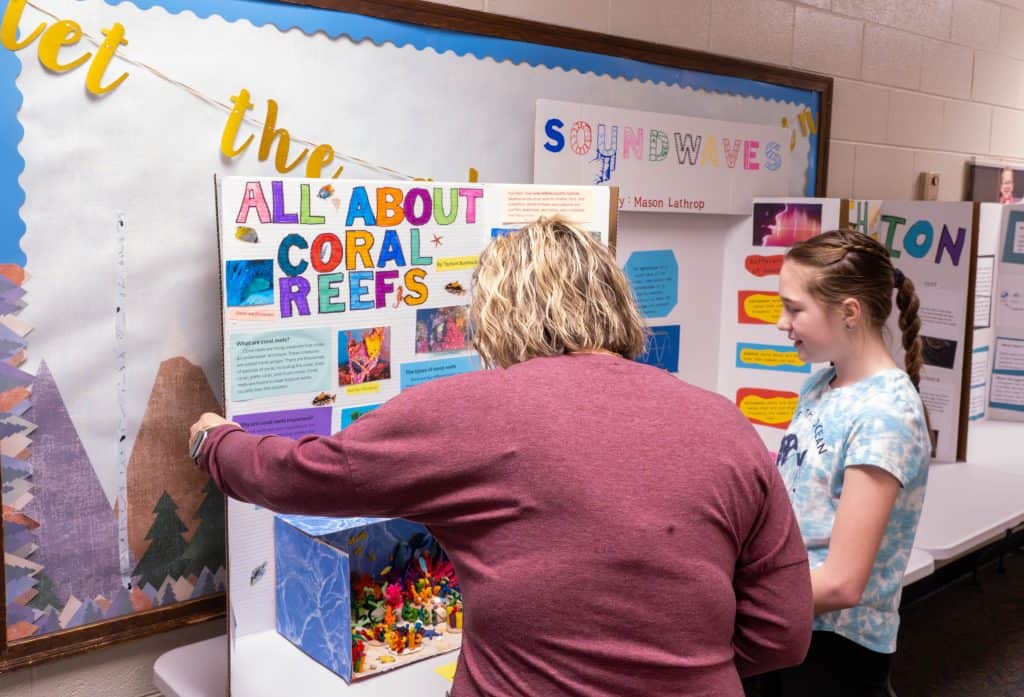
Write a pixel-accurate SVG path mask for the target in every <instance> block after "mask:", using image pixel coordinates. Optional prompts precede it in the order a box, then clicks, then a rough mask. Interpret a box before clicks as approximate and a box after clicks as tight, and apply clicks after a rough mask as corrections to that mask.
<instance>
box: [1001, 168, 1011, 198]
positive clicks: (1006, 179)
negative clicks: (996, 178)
mask: <svg viewBox="0 0 1024 697" xmlns="http://www.w3.org/2000/svg"><path fill="white" fill-rule="evenodd" d="M999 190H1000V191H1002V192H1003V195H1004V196H1009V195H1010V194H1012V193H1013V172H1003V174H1002V179H1001V181H1000V183H999Z"/></svg>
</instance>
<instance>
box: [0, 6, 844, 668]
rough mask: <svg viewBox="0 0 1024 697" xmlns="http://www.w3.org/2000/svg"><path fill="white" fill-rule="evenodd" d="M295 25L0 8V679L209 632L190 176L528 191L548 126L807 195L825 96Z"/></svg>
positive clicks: (402, 23)
mask: <svg viewBox="0 0 1024 697" xmlns="http://www.w3.org/2000/svg"><path fill="white" fill-rule="evenodd" d="M313 4H315V5H316V6H315V7H314V6H309V5H292V4H280V3H274V2H259V1H255V0H218V1H217V2H212V1H209V0H157V1H150V0H136V1H134V2H123V3H119V4H118V3H113V2H110V3H108V2H104V0H81V1H76V0H8V1H7V2H6V4H5V6H4V9H3V12H4V24H3V29H2V31H0V35H2V44H3V45H2V47H0V231H2V232H0V351H2V354H3V355H2V356H0V360H2V361H3V363H2V364H0V376H2V386H0V424H2V435H0V437H2V441H0V442H2V455H3V462H2V467H3V503H4V508H3V517H4V539H3V544H4V559H5V563H4V577H3V583H2V584H0V593H3V597H2V599H0V600H2V602H0V612H2V613H3V615H2V616H3V620H4V622H3V625H4V627H5V629H6V632H5V635H4V639H3V643H2V644H0V671H2V670H7V669H10V668H16V667H19V666H23V665H28V664H32V663H36V662H39V661H43V660H47V659H50V658H56V657H60V656H64V655H68V654H72V653H77V652H81V651H85V650H89V649H92V648H96V647H98V646H103V645H106V644H110V643H114V642H117V641H121V640H126V639H130V638H134V637H138V636H143V635H146V634H149V633H153V632H157V631H163V630H166V629H170V628H172V627H175V626H180V625H183V624H189V623H195V622H200V621H203V620H206V619H210V618H213V617H217V616H218V615H219V614H221V613H223V611H224V600H223V592H222V591H223V589H224V586H225V582H226V578H225V574H226V572H225V568H224V563H223V555H224V548H223V524H224V506H223V500H222V498H221V496H220V495H219V494H218V492H217V491H216V490H215V488H214V487H212V485H211V484H210V482H209V480H208V479H207V478H206V477H204V476H202V475H200V474H199V473H197V472H196V471H195V469H194V467H193V466H192V463H191V462H190V461H189V459H188V455H187V448H186V442H185V441H186V434H187V428H188V425H189V424H190V423H191V422H192V421H193V420H194V418H195V416H196V415H197V414H199V413H200V412H202V411H206V410H210V411H219V410H221V409H222V408H223V394H222V390H221V384H222V375H221V368H220V356H221V354H220V348H221V347H220V341H219V339H218V338H217V337H218V335H219V331H218V327H219V322H220V318H219V316H218V312H217V308H216V307H215V304H214V303H211V302H209V298H213V297H216V296H217V293H218V270H217V268H218V264H217V245H216V229H215V228H216V226H215V218H214V215H213V198H214V196H213V186H212V176H211V175H213V174H215V173H216V174H222V175H232V174H239V173H242V172H244V173H246V174H247V175H249V174H252V175H263V176H275V175H280V174H287V173H293V174H295V175H305V176H307V177H326V178H375V179H380V178H391V179H405V180H408V179H417V178H430V179H437V180H449V181H476V180H479V181H482V182H495V181H504V182H523V183H527V182H530V181H531V180H532V170H533V163H532V157H531V154H530V153H531V152H532V150H533V123H534V115H535V108H536V103H537V100H541V99H563V100H569V101H575V102H586V103H590V104H597V105H604V106H608V107H629V108H638V109H644V110H647V111H651V112H658V113H670V114H681V115H689V116H694V117H700V118H706V119H721V120H726V121H739V122H747V123H756V124H763V125H771V126H776V127H780V126H781V127H783V128H786V129H788V130H789V133H790V139H789V143H788V147H789V148H790V153H791V160H792V162H793V163H794V166H793V171H794V172H797V175H794V179H793V180H792V181H791V183H790V190H789V191H788V194H789V195H792V196H800V195H821V194H822V193H823V192H824V189H825V172H826V171H827V144H828V134H829V118H828V115H829V112H830V107H831V88H832V83H831V79H829V78H826V77H822V76H816V75H810V74H806V73H800V72H797V71H792V70H787V69H782V68H773V67H769V66H763V65H759V64H755V63H749V62H744V61H739V60H734V59H728V58H719V57H715V56H710V55H706V54H701V53H697V52H693V51H688V50H683V49H676V48H670V47H666V46H659V45H655V44H649V43H645V42H640V41H633V40H627V39H619V38H614V37H610V36H605V35H601V34H595V33H590V32H584V31H577V30H571V29H563V28H556V27H549V26H546V25H542V24H538V23H533V22H528V21H522V20H515V19H509V18H502V17H497V16H494V15H488V14H484V13H478V12H473V11H469V10H462V9H457V8H450V7H445V6H438V5H434V4H432V3H426V2H417V1H413V0H401V1H399V0H390V1H383V0H382V1H379V2H357V1H343V0H337V1H332V2H320V3H311V5H313ZM90 41H92V43H90ZM86 52H88V54H89V55H88V56H86V55H85V54H86ZM211 66H214V68H212V69H211ZM629 215H635V216H641V215H642V214H629ZM704 217H705V218H709V216H704ZM620 220H621V218H620ZM643 220H646V219H642V218H640V217H638V218H636V219H635V220H633V221H632V222H631V223H630V224H631V227H632V228H633V229H635V230H638V231H642V230H644V229H645V228H646V227H648V225H647V224H646V223H644V222H643ZM649 220H651V221H654V220H655V219H654V218H650V219H649ZM652 224H654V225H655V226H657V225H663V226H664V224H663V223H657V224H655V223H653V222H652ZM712 227H713V226H712ZM664 229H665V230H666V231H670V228H668V227H667V226H664ZM620 230H621V226H620ZM644 244H645V243H644V237H643V235H642V234H640V233H638V234H637V235H635V237H634V239H632V240H631V241H630V244H629V245H628V246H629V248H630V254H631V255H635V254H637V253H640V254H646V253H647V252H646V251H644V250H643V247H644ZM620 262H621V263H623V264H624V265H627V266H628V261H627V260H626V259H625V258H620ZM666 268H667V267H666ZM627 270H628V269H627ZM663 335H664V336H669V334H664V333H663ZM677 353H678V345H677ZM659 355H661V354H659ZM58 465H59V466H58Z"/></svg>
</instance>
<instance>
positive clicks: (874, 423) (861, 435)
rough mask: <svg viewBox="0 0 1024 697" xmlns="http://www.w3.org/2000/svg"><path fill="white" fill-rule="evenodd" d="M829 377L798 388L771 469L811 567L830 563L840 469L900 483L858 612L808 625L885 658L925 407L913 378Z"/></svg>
mask: <svg viewBox="0 0 1024 697" xmlns="http://www.w3.org/2000/svg"><path fill="white" fill-rule="evenodd" d="M834 376H835V370H834V369H833V368H826V369H825V370H822V371H820V372H818V373H816V374H815V375H813V376H811V378H810V379H809V380H808V381H807V384H806V385H804V388H803V391H802V392H801V394H800V400H799V403H798V405H797V411H796V414H795V415H794V417H793V420H792V422H791V423H790V426H789V429H788V430H787V432H786V436H785V437H784V438H783V439H782V443H781V444H780V445H779V454H778V459H777V463H778V465H779V471H780V473H781V474H782V479H783V481H785V483H786V489H787V491H788V492H789V498H790V500H791V501H792V504H793V509H794V511H795V512H796V517H797V521H798V522H799V524H800V532H801V534H802V535H803V538H804V542H805V544H807V548H808V549H807V551H808V557H809V559H810V565H811V568H812V569H813V568H815V567H817V566H820V565H821V564H822V563H823V562H824V561H825V557H826V556H827V555H828V541H829V538H830V537H831V533H832V524H833V522H834V521H835V515H836V508H837V506H838V505H839V496H840V495H841V494H842V492H843V474H844V468H845V467H847V466H850V465H872V466H875V467H880V468H881V469H883V470H885V471H886V472H889V473H890V474H892V475H893V476H894V477H896V479H898V480H899V482H900V484H901V488H900V491H899V495H898V496H897V498H896V503H895V505H894V507H893V510H892V514H891V516H890V518H889V524H888V525H887V526H886V529H885V535H884V537H883V539H882V545H881V548H880V549H879V551H878V557H877V558H876V559H875V565H874V568H873V569H872V571H871V578H870V579H869V580H868V584H867V587H866V588H865V589H864V595H863V596H862V597H861V601H860V604H859V605H857V606H856V607H852V608H849V609H846V610H838V611H836V612H829V613H826V614H822V615H818V616H817V617H816V618H815V621H814V629H816V630H824V631H830V632H835V633H836V634H840V635H842V636H844V637H846V638H847V639H850V640H851V641H854V642H856V643H858V644H860V645H861V646H865V647H867V648H869V649H871V650H872V651H877V652H880V653H892V652H894V651H895V650H896V633H897V630H898V629H899V612H898V610H899V604H900V595H901V591H902V587H903V585H902V580H903V574H904V572H905V571H906V568H907V562H908V561H909V559H910V549H911V547H912V546H913V543H914V534H915V532H916V531H917V521H918V518H919V517H920V515H921V505H922V503H923V502H924V489H925V482H926V481H927V479H928V462H929V459H930V450H931V447H930V440H929V437H928V428H927V426H926V423H925V419H924V408H923V407H922V405H921V398H920V396H919V395H918V393H917V390H916V389H914V385H913V383H911V382H910V378H909V377H907V374H906V373H905V372H903V371H902V370H899V369H897V368H893V369H891V370H883V371H881V372H879V373H876V374H875V375H873V376H871V377H869V378H867V379H865V380H861V381H860V382H858V383H855V384H853V385H848V386H846V387H841V388H837V389H832V388H831V387H830V386H829V382H830V381H831V380H832V378H833V377H834Z"/></svg>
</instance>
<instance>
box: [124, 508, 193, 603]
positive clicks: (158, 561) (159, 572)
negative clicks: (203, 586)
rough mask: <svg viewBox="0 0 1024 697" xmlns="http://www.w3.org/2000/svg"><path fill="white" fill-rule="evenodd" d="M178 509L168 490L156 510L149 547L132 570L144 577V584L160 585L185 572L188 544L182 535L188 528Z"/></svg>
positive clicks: (142, 581)
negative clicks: (179, 515)
mask: <svg viewBox="0 0 1024 697" xmlns="http://www.w3.org/2000/svg"><path fill="white" fill-rule="evenodd" d="M177 510H178V504H176V503H174V499H172V498H171V496H170V494H168V493H167V492H166V491H165V492H164V493H163V495H162V496H161V497H160V500H159V501H157V503H156V508H154V509H153V513H155V514H156V519H155V520H154V521H153V524H152V525H151V526H150V528H149V532H148V533H147V534H146V539H147V540H149V547H147V548H146V553H145V554H143V555H142V559H140V560H139V563H138V565H136V567H135V570H134V571H133V572H132V575H133V576H139V577H140V578H141V580H140V583H141V584H145V583H149V584H150V585H152V586H154V587H159V586H160V585H161V584H162V583H163V582H164V579H166V578H168V577H170V578H178V577H180V576H181V575H182V573H184V571H185V565H186V561H185V559H183V555H184V554H185V549H186V546H187V545H186V543H185V538H183V537H182V536H181V534H182V533H183V532H185V530H187V529H188V528H186V527H185V524H184V523H183V522H181V518H179V517H178V514H177V513H176V512H175V511H177Z"/></svg>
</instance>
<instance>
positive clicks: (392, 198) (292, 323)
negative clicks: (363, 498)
mask: <svg viewBox="0 0 1024 697" xmlns="http://www.w3.org/2000/svg"><path fill="white" fill-rule="evenodd" d="M217 188H218V225H219V243H220V256H221V266H222V268H221V278H222V284H221V297H222V307H221V310H222V313H223V339H224V342H223V351H224V354H223V361H224V384H225V401H226V410H227V416H228V418H230V419H232V420H235V421H237V422H239V423H241V424H242V425H243V426H244V427H245V428H246V429H247V430H249V431H250V432H255V433H267V434H278V435H288V436H293V437H297V436H301V435H306V434H319V435H329V434H331V433H334V432H336V431H339V430H341V429H343V428H346V427H347V426H348V425H350V424H351V423H352V422H353V421H355V420H358V419H359V418H360V417H361V416H363V415H365V414H367V413H369V412H371V411H373V410H374V409H376V408H378V407H379V406H380V405H381V404H383V403H384V402H386V401H387V400H388V399H390V398H391V397H394V396H395V395H397V394H398V393H399V392H401V391H402V390H405V389H408V388H410V387H413V386H416V385H419V384H422V383H425V382H428V381H431V380H436V379H438V378H443V377H446V376H450V375H457V374H460V373H465V372H468V371H472V370H478V369H480V368H481V363H480V359H479V357H478V356H477V355H476V354H475V352H474V351H473V349H472V336H471V331H472V330H471V327H470V326H469V323H468V317H467V309H468V305H469V293H470V290H471V279H472V275H473V271H474V269H475V268H476V265H477V260H478V258H479V254H480V252H481V251H482V250H483V249H484V247H485V246H486V245H487V244H488V243H489V242H490V241H491V239H492V238H494V237H496V236H499V235H505V234H509V233H510V232H513V231H515V230H517V229H518V228H520V227H521V226H522V225H524V224H526V223H528V222H531V221H533V220H535V219H536V218H537V217H539V216H541V215H551V214H554V213H556V212H562V213H563V214H566V217H568V218H569V219H571V220H572V221H573V222H575V223H577V224H579V225H581V226H582V227H584V228H585V229H587V230H588V231H590V232H591V233H592V234H593V235H594V237H595V238H597V239H598V240H600V241H601V242H602V243H604V244H614V236H615V219H616V217H615V216H616V212H615V208H614V201H615V196H616V191H615V189H614V188H610V187H599V186H589V187H588V186H579V187H573V186H531V185H504V184H481V183H441V182H396V181H362V180H356V179H352V180H326V179H321V180H317V179H302V178H294V179H291V178H270V177H251V178H245V177H227V178H224V179H221V180H219V182H218V187H217ZM447 406H448V405H438V409H439V412H440V411H442V410H443V409H445V408H446V407H447ZM228 538H229V544H228V567H229V570H230V574H229V593H228V604H229V611H230V613H231V617H232V623H231V636H232V641H233V642H234V641H241V640H245V638H247V637H255V636H257V635H260V634H265V633H267V632H273V631H274V630H275V595H274V592H275V590H274V586H275V582H274V579H275V578H278V575H279V573H281V572H282V570H281V569H278V568H277V567H276V564H277V561H276V560H275V549H274V539H275V537H274V514H273V513H271V512H270V511H268V510H265V509H261V508H259V507H257V506H253V505H250V504H244V503H240V502H238V501H233V500H229V504H228ZM383 563H386V562H383ZM278 609H279V610H280V607H278ZM346 631H347V630H346Z"/></svg>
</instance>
